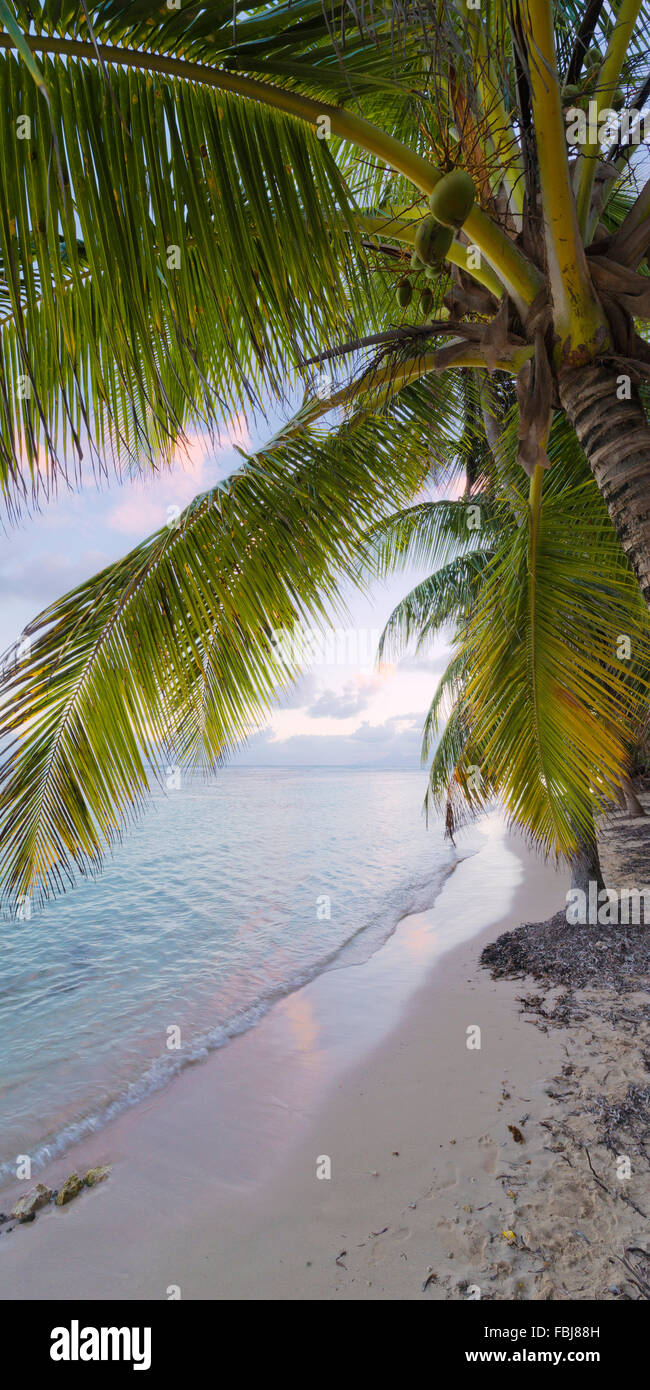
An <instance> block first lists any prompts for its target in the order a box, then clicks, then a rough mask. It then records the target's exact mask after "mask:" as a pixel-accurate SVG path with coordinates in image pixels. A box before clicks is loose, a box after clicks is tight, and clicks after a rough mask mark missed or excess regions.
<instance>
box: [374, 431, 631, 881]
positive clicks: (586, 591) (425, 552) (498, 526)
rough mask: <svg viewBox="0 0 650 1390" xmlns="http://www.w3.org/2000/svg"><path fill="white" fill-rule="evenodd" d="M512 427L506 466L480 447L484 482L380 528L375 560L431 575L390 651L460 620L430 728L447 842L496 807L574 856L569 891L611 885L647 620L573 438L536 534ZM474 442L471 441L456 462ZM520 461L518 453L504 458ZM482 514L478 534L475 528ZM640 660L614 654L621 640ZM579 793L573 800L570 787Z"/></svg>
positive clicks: (566, 437) (411, 598)
mask: <svg viewBox="0 0 650 1390" xmlns="http://www.w3.org/2000/svg"><path fill="white" fill-rule="evenodd" d="M516 424H517V422H516V419H513V418H512V416H511V419H510V421H508V422H506V423H505V426H504V428H503V429H502V431H501V432H500V457H499V460H498V468H497V467H495V460H494V458H492V456H491V454H490V451H489V450H486V449H485V447H484V448H483V451H482V459H481V465H480V466H481V472H480V475H479V478H478V481H477V486H475V487H474V488H473V490H471V491H470V492H469V493H467V492H466V493H465V496H464V497H463V498H462V499H460V500H459V501H455V502H452V501H424V502H420V503H418V504H416V505H414V506H411V507H409V508H407V509H405V510H402V511H400V512H398V513H396V514H395V515H393V516H392V517H389V518H387V519H386V520H384V521H383V522H381V523H379V524H378V525H376V526H375V527H373V528H372V530H371V533H370V537H369V547H370V548H369V556H368V563H369V564H370V565H371V566H372V568H373V569H374V571H375V572H376V573H379V575H385V574H388V573H394V571H395V570H396V569H398V568H400V567H402V568H403V567H407V566H408V565H410V564H411V563H413V561H417V563H418V564H422V563H423V562H425V561H427V562H429V563H430V564H432V565H433V566H434V569H433V572H432V573H431V574H430V575H429V576H427V577H426V578H425V579H424V580H422V581H421V582H420V583H419V584H418V585H417V586H416V588H414V589H413V590H412V591H411V592H410V593H408V594H407V595H406V596H405V597H404V598H403V599H402V600H401V602H400V603H399V604H398V605H397V607H396V608H395V610H394V611H393V613H392V615H391V617H390V618H389V620H388V623H387V624H386V627H385V629H384V633H383V635H382V638H381V643H380V656H381V657H385V656H390V657H394V656H398V655H400V654H401V653H402V652H403V651H404V650H405V649H406V648H407V647H408V646H409V645H410V644H411V643H413V642H415V644H416V649H417V650H418V651H421V650H423V649H426V647H427V646H428V644H429V643H430V642H432V641H433V639H434V638H435V637H436V636H437V635H438V634H439V633H440V631H441V630H443V629H446V628H448V627H449V626H450V625H451V626H452V655H451V658H450V661H449V664H448V666H447V669H446V671H445V672H444V674H443V676H442V678H441V680H440V683H439V685H438V688H437V690H436V692H435V694H434V697H433V700H432V703H431V707H430V709H429V713H428V715H427V719H426V722H425V728H424V736H423V759H424V760H426V759H427V758H431V764H430V772H429V786H428V792H427V806H429V807H430V806H439V805H441V804H442V806H444V808H445V812H446V826H447V833H448V834H449V835H451V836H452V838H453V834H454V830H455V828H456V826H457V824H459V823H462V821H463V820H464V819H467V817H468V816H472V815H475V814H478V813H479V812H480V811H482V810H483V809H484V808H485V806H486V805H487V803H488V802H489V800H490V799H491V798H493V797H499V798H501V800H502V801H503V803H504V805H505V807H506V809H507V811H508V812H509V814H510V817H511V819H512V821H513V822H514V823H515V824H517V825H518V826H520V827H521V828H522V829H523V830H524V832H525V833H526V834H527V836H528V837H530V838H531V839H532V840H533V841H534V842H535V843H536V844H537V845H538V846H539V847H541V849H542V850H543V851H545V852H546V853H550V854H554V855H556V856H558V857H563V858H565V859H567V860H569V861H570V862H571V865H572V873H573V880H572V881H573V886H574V887H579V888H582V889H583V890H584V891H587V888H588V884H589V881H590V880H592V881H595V882H596V883H597V885H598V887H599V888H601V887H604V883H603V878H602V872H601V868H600V862H599V856H598V848H597V840H596V832H595V819H594V817H595V815H597V814H599V813H601V814H602V813H603V812H604V811H605V810H606V809H607V808H608V806H609V805H610V804H611V802H612V801H613V800H614V799H615V798H617V796H618V789H619V787H620V788H621V789H622V792H623V793H627V789H628V787H629V786H630V783H629V778H628V777H627V776H626V775H625V768H626V766H627V765H628V760H629V759H630V758H631V755H632V752H633V750H634V747H635V745H636V743H637V742H638V739H639V736H640V733H641V730H642V727H643V725H644V723H645V721H646V719H647V703H648V698H647V697H648V689H649V688H650V685H649V677H650V617H649V615H648V611H647V608H646V606H645V604H644V602H643V598H642V596H641V594H640V591H639V587H638V584H637V583H636V580H635V578H634V575H633V574H632V571H631V568H630V565H629V562H628V561H627V559H626V557H625V555H624V554H623V552H622V550H621V547H620V545H619V544H618V539H617V537H616V534H615V532H614V529H613V527H612V524H611V520H610V518H609V516H608V513H607V510H606V508H605V506H604V503H603V501H602V498H601V497H600V496H599V494H598V491H597V488H596V486H595V483H594V480H593V478H592V477H591V476H590V474H589V469H588V466H587V464H586V460H585V459H584V456H583V455H582V451H581V450H580V448H579V446H578V444H577V441H576V439H575V436H573V437H572V436H571V432H570V430H569V429H568V427H567V424H566V422H565V421H562V420H561V419H559V418H558V419H557V420H556V422H555V424H554V427H553V429H552V431H551V435H550V439H549V444H548V450H549V456H550V457H551V459H552V460H553V461H554V465H555V466H554V467H553V468H552V470H551V472H550V473H549V475H548V478H547V480H546V485H545V487H544V492H543V497H542V504H541V507H540V512H539V520H538V524H537V527H536V528H533V527H532V525H531V524H530V518H529V516H528V515H527V508H526V504H525V497H524V495H523V494H522V491H521V486H520V479H519V478H518V476H517V474H518V472H520V470H518V469H517V468H516V467H515V466H513V465H514V458H515V453H516ZM477 452H478V451H477V448H476V445H475V444H472V443H471V441H470V439H469V438H468V437H467V436H465V437H464V438H461V440H460V441H459V443H458V444H457V445H453V446H452V449H451V451H450V459H449V462H450V464H453V463H458V462H459V461H460V460H462V458H463V455H464V456H465V457H467V456H468V455H470V457H471V458H472V461H473V465H474V467H476V455H477ZM508 455H509V457H508ZM470 509H471V510H472V511H473V512H474V513H475V512H476V511H477V510H480V512H481V514H482V516H481V527H480V529H476V528H470V526H468V524H467V523H468V513H469V511H470ZM622 632H624V633H626V634H628V635H629V637H630V645H631V650H632V652H633V656H632V657H631V659H630V660H621V659H620V658H619V657H617V654H616V653H617V643H618V639H619V634H620V633H622ZM581 783H582V785H583V788H584V795H583V796H582V797H581V798H580V799H579V801H577V802H576V798H575V794H574V789H575V787H576V786H578V785H580V784H581Z"/></svg>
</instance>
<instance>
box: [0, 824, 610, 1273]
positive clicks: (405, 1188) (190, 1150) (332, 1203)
mask: <svg viewBox="0 0 650 1390" xmlns="http://www.w3.org/2000/svg"><path fill="white" fill-rule="evenodd" d="M565 891H566V882H565V878H564V876H558V875H556V874H555V872H554V871H553V870H552V869H550V868H549V867H546V866H544V865H543V864H541V863H540V862H539V861H538V860H537V859H535V858H533V857H532V856H531V855H530V854H529V853H528V851H527V850H526V849H525V848H524V847H523V846H522V845H521V843H520V842H517V841H514V840H512V839H510V838H509V837H506V836H505V835H504V833H503V832H502V831H501V829H500V828H499V827H498V825H497V824H496V822H495V821H492V822H491V824H490V825H488V827H487V832H486V836H485V838H484V840H483V843H482V848H481V849H480V851H479V853H477V854H475V855H473V856H472V857H470V858H468V859H466V860H465V861H464V862H463V863H462V864H461V865H460V866H459V867H458V868H457V869H456V870H455V872H454V873H453V874H452V875H451V876H450V877H449V878H448V879H447V881H446V883H445V885H444V888H443V890H442V892H441V894H440V896H439V897H438V899H437V901H436V903H435V906H434V908H433V909H432V910H431V911H430V912H427V913H423V914H420V915H419V916H417V917H411V918H407V919H405V920H404V922H403V923H401V924H400V926H399V927H398V930H397V932H396V933H395V935H394V936H393V937H392V938H391V940H390V941H389V942H388V943H387V944H386V945H385V946H384V947H383V948H382V949H381V950H379V951H378V952H377V953H376V954H375V955H374V956H373V957H372V958H371V960H369V961H367V962H366V963H364V964H361V965H358V966H349V967H347V968H344V969H338V970H333V971H330V972H328V973H326V974H324V975H321V976H319V977H318V978H317V979H316V980H314V981H312V982H311V983H310V984H308V985H307V986H305V987H304V988H303V989H301V990H299V991H297V992H296V993H295V994H293V995H292V996H290V997H289V998H288V999H286V1000H284V1001H282V1002H281V1003H280V1004H278V1005H277V1006H276V1007H275V1008H274V1009H273V1010H272V1011H271V1013H269V1014H268V1015H267V1017H266V1018H265V1019H264V1020H263V1021H262V1022H261V1023H260V1025H259V1026H258V1027H257V1028H255V1029H253V1030H251V1031H250V1032H248V1033H246V1034H244V1035H243V1036H242V1037H240V1038H237V1039H235V1040H233V1041H232V1042H230V1043H229V1044H228V1045H227V1046H226V1047H225V1048H223V1049H221V1050H220V1051H219V1052H217V1053H215V1054H213V1055H212V1056H211V1057H210V1058H208V1059H207V1060H206V1061H205V1062H203V1063H200V1064H198V1065H197V1066H195V1067H192V1068H191V1069H189V1070H187V1071H185V1072H184V1073H183V1074H182V1075H181V1076H180V1077H179V1078H178V1079H177V1080H176V1081H175V1082H173V1083H172V1084H171V1085H170V1086H169V1087H168V1088H167V1089H166V1090H165V1091H164V1092H161V1093H159V1094H158V1095H156V1096H154V1097H152V1098H151V1100H150V1101H148V1102H147V1103H144V1104H142V1105H140V1106H138V1107H137V1108H134V1109H133V1110H131V1111H129V1112H127V1113H126V1114H125V1115H123V1116H122V1117H121V1118H120V1119H119V1120H117V1121H114V1122H113V1123H112V1124H111V1125H109V1126H107V1127H106V1128H105V1129H104V1130H103V1131H102V1132H101V1133H100V1134H98V1135H97V1136H96V1137H95V1138H94V1139H92V1140H88V1141H84V1142H83V1143H82V1144H80V1145H78V1146H77V1147H76V1148H75V1149H74V1150H73V1151H72V1152H71V1153H70V1154H69V1155H68V1156H67V1157H66V1158H65V1159H64V1160H62V1161H60V1162H57V1164H56V1165H53V1166H52V1170H51V1171H48V1172H46V1173H39V1174H37V1175H35V1176H36V1177H38V1179H39V1180H45V1181H47V1182H49V1184H50V1185H51V1186H58V1185H59V1183H60V1181H61V1180H62V1178H63V1177H65V1176H66V1175H67V1174H68V1173H70V1172H72V1171H73V1170H77V1171H79V1172H81V1173H83V1172H84V1171H85V1169H86V1168H87V1167H89V1166H91V1165H92V1164H96V1163H112V1164H113V1171H112V1174H111V1177H110V1179H109V1180H108V1182H106V1183H104V1184H103V1185H102V1186H101V1187H99V1188H97V1189H95V1190H94V1191H92V1192H85V1193H84V1194H82V1196H80V1197H79V1198H77V1199H76V1200H75V1201H74V1202H72V1203H71V1204H70V1205H69V1206H68V1207H66V1208H64V1209H54V1208H53V1207H50V1208H48V1209H47V1210H45V1211H44V1212H41V1213H39V1216H38V1217H37V1220H36V1221H35V1222H34V1223H33V1224H32V1225H29V1226H25V1227H17V1228H15V1229H14V1231H13V1232H12V1233H11V1234H7V1232H6V1227H5V1228H4V1231H3V1234H2V1237H1V1239H0V1297H2V1298H5V1299H11V1298H39V1299H41V1298H70V1299H92V1298H128V1299H164V1298H167V1297H170V1293H169V1292H168V1291H169V1290H170V1289H172V1290H173V1289H175V1288H176V1287H178V1288H179V1289H180V1294H181V1296H182V1297H183V1298H186V1299H187V1298H189V1299H211V1298H242V1299H264V1298H270V1299H296V1300H302V1299H348V1298H353V1299H355V1298H357V1299H373V1298H379V1299H417V1298H457V1297H463V1296H466V1295H465V1293H464V1291H463V1288H462V1287H460V1288H459V1282H460V1283H461V1285H462V1281H464V1280H467V1281H469V1283H470V1284H471V1285H472V1286H474V1285H476V1286H478V1287H480V1289H481V1296H482V1297H513V1296H514V1297H524V1298H540V1297H541V1298H544V1297H556V1298H564V1297H569V1296H571V1297H578V1298H580V1297H593V1295H594V1288H593V1280H594V1279H595V1280H596V1281H598V1280H600V1281H601V1283H602V1281H603V1280H604V1279H605V1280H606V1279H607V1278H610V1279H611V1278H613V1277H615V1276H614V1275H610V1274H609V1264H608V1259H609V1256H608V1253H607V1252H608V1250H609V1246H610V1245H611V1244H612V1243H614V1244H616V1242H617V1241H618V1244H619V1245H620V1244H621V1242H622V1241H624V1239H625V1237H626V1236H627V1234H628V1232H627V1227H626V1228H625V1229H622V1230H621V1231H620V1232H619V1230H618V1226H617V1223H619V1224H620V1222H621V1221H622V1222H623V1223H625V1221H626V1220H627V1219H628V1217H629V1216H630V1209H629V1208H628V1207H624V1208H623V1209H622V1211H621V1210H620V1207H621V1204H620V1203H618V1204H616V1203H613V1204H612V1203H610V1205H613V1206H614V1207H615V1208H616V1211H615V1215H614V1217H612V1214H611V1213H609V1215H608V1218H607V1222H604V1215H603V1210H602V1208H603V1206H604V1204H605V1203H606V1202H607V1198H606V1196H604V1195H603V1194H602V1193H601V1192H600V1190H599V1189H598V1187H597V1186H596V1184H595V1183H594V1182H593V1179H592V1178H591V1176H590V1175H589V1174H587V1177H586V1179H585V1177H584V1175H583V1174H582V1172H581V1173H580V1174H579V1175H577V1174H576V1173H575V1172H574V1171H573V1169H572V1168H571V1167H570V1166H569V1165H568V1164H567V1163H566V1162H564V1161H562V1160H561V1157H560V1156H558V1154H557V1153H554V1152H551V1148H552V1146H553V1142H554V1141H553V1138H552V1137H551V1135H550V1131H549V1130H548V1129H547V1128H546V1127H545V1126H544V1125H543V1124H542V1123H541V1121H542V1119H544V1118H545V1117H547V1116H548V1114H549V1111H551V1112H552V1111H553V1106H557V1105H558V1104H559V1102H554V1101H553V1100H551V1099H550V1098H549V1097H548V1095H547V1094H546V1092H545V1089H544V1088H545V1086H546V1085H547V1084H548V1083H549V1081H550V1079H551V1078H552V1077H553V1076H555V1075H556V1074H557V1073H559V1072H560V1069H561V1066H562V1063H564V1062H566V1057H567V1044H568V1046H569V1048H570V1049H571V1050H572V1051H573V1052H574V1053H575V1054H576V1060H577V1061H578V1062H579V1061H580V1060H581V1059H582V1060H584V1059H585V1058H586V1056H587V1051H588V1048H587V1044H586V1043H585V1042H584V1040H583V1041H582V1042H581V1041H580V1039H578V1038H575V1039H574V1037H573V1035H572V1036H571V1037H570V1038H569V1039H567V1035H566V1030H553V1031H552V1032H550V1033H548V1034H543V1033H541V1032H540V1031H539V1029H538V1028H537V1027H535V1026H534V1025H533V1023H532V1022H531V1021H530V1020H529V1019H527V1018H526V1017H525V1016H523V1015H522V1013H521V1012H520V1007H519V1005H518V1003H517V996H518V995H520V994H521V993H522V985H521V984H519V983H511V982H502V981H499V982H493V981H491V979H490V977H489V976H488V974H487V972H486V971H484V970H479V969H478V968H477V961H478V955H479V953H480V948H481V946H482V945H483V944H485V942H486V941H488V940H492V939H494V937H495V936H497V935H498V934H499V933H500V932H501V931H503V930H507V929H510V928H512V927H513V926H517V925H518V924H519V923H520V921H523V920H535V919H538V918H544V917H546V916H548V915H550V914H551V913H552V912H553V911H554V910H557V908H558V907H559V906H560V905H561V904H562V902H563V900H564V894H565ZM504 905H505V907H504ZM470 933H472V935H471V937H470ZM459 936H460V937H461V938H462V937H465V940H464V942H463V944H461V945H459V946H455V947H453V949H448V947H449V945H450V943H451V942H453V941H454V940H455V939H458V937H459ZM468 938H469V939H468ZM443 950H445V954H442V955H441V951H443ZM523 992H525V987H524V988H523ZM473 1025H478V1026H479V1027H480V1029H481V1047H480V1049H468V1047H467V1046H466V1030H467V1028H468V1027H471V1026H473ZM616 1064H617V1065H618V1066H619V1071H620V1067H621V1065H623V1064H622V1063H621V1058H620V1056H619V1055H618V1054H617V1058H616ZM585 1070H586V1071H588V1067H586V1068H585ZM526 1113H528V1116H529V1118H528V1119H527V1120H526V1121H525V1122H524V1123H523V1130H524V1133H525V1136H526V1143H525V1144H524V1145H518V1144H515V1142H514V1140H513V1138H512V1136H511V1134H510V1132H509V1130H508V1128H507V1126H508V1124H514V1125H522V1120H523V1117H524V1115H525V1114H526ZM324 1155H326V1156H328V1157H329V1159H330V1160H331V1171H332V1176H331V1179H329V1180H327V1179H325V1180H319V1178H318V1177H317V1162H318V1159H319V1156H324ZM601 1157H602V1156H601ZM594 1161H595V1160H594ZM502 1174H506V1175H507V1176H506V1178H505V1180H504V1179H502V1178H501V1176H500V1175H502ZM511 1174H512V1177H510V1176H509V1175H511ZM25 1186H26V1185H25V1184H22V1185H20V1188H19V1189H18V1191H17V1192H14V1194H12V1195H13V1196H15V1195H22V1194H23V1193H24V1191H25ZM507 1193H510V1194H511V1195H510V1196H508V1195H507ZM516 1194H519V1195H518V1196H517V1195H516ZM599 1197H600V1199H601V1200H600V1203H599ZM587 1198H588V1201H587ZM8 1200H9V1197H8V1196H7V1195H5V1194H3V1199H2V1206H3V1208H4V1209H5V1210H7V1201H8ZM567 1204H568V1207H567ZM589 1204H591V1205H589ZM568 1208H571V1210H570V1211H569V1210H568ZM632 1216H633V1213H632ZM560 1223H561V1227H560ZM567 1223H568V1225H569V1226H570V1227H571V1229H573V1228H574V1227H580V1229H581V1231H582V1233H583V1235H582V1236H579V1237H575V1238H574V1237H573V1236H571V1238H570V1240H569V1239H568V1235H567V1231H568V1225H567ZM504 1228H505V1229H514V1231H515V1234H516V1237H517V1244H516V1245H515V1244H514V1243H509V1241H508V1239H507V1238H506V1237H504V1236H502V1234H501V1232H502V1230H503V1229H504ZM590 1231H591V1235H592V1237H593V1240H592V1241H591V1244H590V1245H588V1244H587V1241H588V1240H590V1239H591V1237H590ZM603 1231H605V1232H606V1236H605V1237H604V1238H605V1239H606V1242H607V1248H604V1249H603V1251H602V1252H600V1253H599V1255H598V1259H597V1260H596V1257H595V1255H594V1250H593V1244H594V1240H595V1239H596V1237H597V1234H598V1233H599V1232H601V1233H602V1232H603ZM522 1232H523V1235H522ZM583 1237H586V1239H583ZM619 1237H620V1239H619ZM598 1238H599V1239H600V1236H599V1237H598ZM553 1242H555V1246H556V1247H557V1248H556V1251H555V1253H552V1252H550V1246H551V1245H552V1244H553ZM601 1244H602V1240H601ZM523 1246H526V1247H527V1248H526V1249H524V1248H522V1247H523ZM542 1247H543V1249H542ZM617 1248H618V1247H617ZM621 1248H622V1246H621ZM536 1250H540V1251H541V1253H539V1254H535V1253H534V1252H535V1251H536ZM342 1252H345V1254H343V1253H342ZM563 1252H564V1253H563ZM572 1252H573V1254H572ZM592 1256H593V1258H592ZM337 1257H338V1262H337ZM429 1270H431V1271H432V1272H433V1273H434V1275H435V1276H436V1277H435V1279H434V1280H433V1281H431V1282H430V1283H429V1285H428V1287H427V1289H426V1291H425V1292H423V1291H422V1284H423V1282H424V1280H425V1279H426V1278H427V1274H428V1272H429ZM592 1276H593V1277H592ZM566 1279H568V1280H569V1287H567V1284H566V1282H565V1281H566ZM571 1279H573V1285H571V1283H570V1281H571ZM580 1280H581V1281H582V1286H581V1288H579V1287H578V1284H579V1283H580ZM574 1286H575V1287H574ZM601 1296H603V1295H601Z"/></svg>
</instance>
